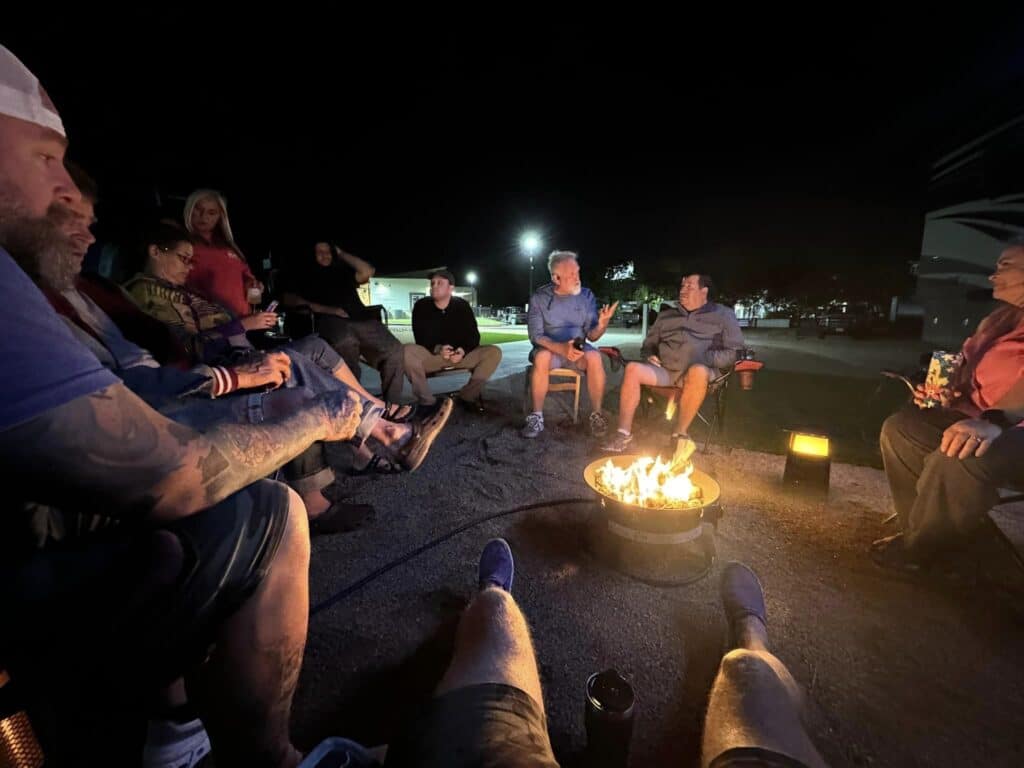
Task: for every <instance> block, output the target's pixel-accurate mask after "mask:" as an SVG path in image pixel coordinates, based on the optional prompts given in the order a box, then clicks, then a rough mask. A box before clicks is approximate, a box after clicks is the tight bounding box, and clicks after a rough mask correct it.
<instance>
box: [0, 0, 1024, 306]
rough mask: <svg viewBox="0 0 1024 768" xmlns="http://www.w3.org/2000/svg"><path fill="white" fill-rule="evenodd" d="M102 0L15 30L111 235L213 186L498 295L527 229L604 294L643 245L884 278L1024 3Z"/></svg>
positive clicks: (255, 206)
mask: <svg viewBox="0 0 1024 768" xmlns="http://www.w3.org/2000/svg"><path fill="white" fill-rule="evenodd" d="M55 13H56V11H55ZM107 13H108V12H107V11H100V10H99V9H97V10H95V11H94V12H92V13H91V14H90V15H89V17H87V18H88V21H87V22H86V21H83V22H81V23H79V22H78V21H77V20H72V19H64V20H63V23H61V24H59V25H54V24H53V23H48V24H43V25H38V24H37V25H28V24H26V25H24V26H21V25H17V24H15V25H10V26H9V28H5V37H6V39H5V40H4V43H5V44H6V45H8V46H9V47H10V48H11V49H12V50H13V51H14V52H15V53H16V54H17V55H19V56H20V57H21V58H22V59H23V60H24V61H25V62H26V63H27V64H28V65H29V66H30V67H31V68H32V69H33V70H34V71H35V72H36V73H37V74H38V75H39V76H40V78H41V80H42V81H43V83H44V85H45V86H46V88H47V89H48V91H49V92H50V94H51V96H52V97H53V99H54V101H55V102H56V103H57V105H58V107H59V108H60V110H61V112H62V114H63V117H64V121H65V125H66V127H67V129H68V133H69V136H70V139H71V151H70V154H71V156H72V157H73V158H75V159H77V160H78V161H79V162H80V163H81V164H82V165H83V166H84V167H85V168H86V169H87V170H88V171H89V172H90V173H92V174H93V175H94V176H95V177H96V178H97V180H98V181H99V183H100V187H101V198H102V204H101V207H100V209H99V216H100V225H99V227H98V229H97V234H98V235H99V237H100V239H101V240H103V241H112V242H116V243H119V244H120V245H122V246H123V248H122V253H123V254H124V255H129V254H131V253H132V249H133V243H134V240H135V238H136V236H137V232H138V230H139V229H140V227H142V226H144V225H145V223H147V222H148V221H150V220H152V219H153V218H154V217H155V216H157V215H159V214H161V213H162V214H165V215H174V216H178V215H180V206H181V203H182V200H183V198H184V197H185V196H186V195H187V194H188V193H189V192H190V191H191V190H192V189H193V188H195V187H198V186H212V187H216V188H219V189H222V190H224V191H225V192H226V194H227V195H228V198H229V204H230V214H231V220H232V224H233V227H234V230H235V234H236V236H237V238H238V241H239V243H240V245H241V247H242V249H243V250H244V251H245V252H246V255H247V256H248V258H249V260H250V261H251V262H253V263H254V264H255V265H257V266H258V265H259V264H260V262H261V261H262V260H263V258H265V256H266V254H267V252H268V251H270V252H272V254H273V259H274V264H275V266H282V265H286V264H287V261H288V260H289V259H292V258H294V257H296V256H297V255H299V256H302V255H305V254H308V253H309V252H310V250H311V243H312V242H314V241H315V240H317V239H322V238H325V237H330V238H332V239H334V240H335V241H336V242H338V243H339V244H341V245H342V246H343V247H345V248H346V249H348V250H351V251H353V252H355V253H357V254H359V255H361V256H363V257H365V258H367V259H368V260H370V261H371V262H373V263H374V264H375V265H376V266H377V268H378V272H379V273H381V274H387V273H390V272H399V271H406V270H413V269H424V268H427V267H432V266H437V265H441V264H446V265H448V266H449V267H451V268H452V269H453V270H454V271H455V272H456V275H457V277H458V279H459V281H460V282H464V275H465V272H466V271H467V270H469V269H473V270H475V271H476V272H477V273H478V275H479V276H480V283H479V286H478V287H479V293H480V301H481V303H484V304H493V305H504V304H511V303H519V304H522V303H523V302H525V300H526V293H527V288H526V285H527V275H528V270H527V267H526V264H527V262H526V259H525V258H524V257H523V256H522V255H521V254H520V253H519V251H518V248H517V239H518V236H519V234H520V233H521V232H522V231H523V230H524V229H525V228H528V227H529V228H535V229H537V230H538V231H540V232H541V233H542V234H543V236H544V240H545V251H547V250H550V249H551V248H555V247H558V248H569V249H574V250H578V251H579V252H580V254H581V263H582V265H583V270H584V278H585V280H587V281H589V282H591V283H593V284H594V285H595V286H596V287H598V288H599V292H600V291H605V293H607V292H608V291H609V290H610V288H609V287H608V286H607V285H605V284H602V282H601V280H600V278H601V276H602V274H603V272H604V268H605V267H606V266H607V265H610V264H614V263H618V262H622V261H625V260H629V259H632V260H634V261H635V262H636V265H637V271H638V277H640V278H641V280H642V281H643V282H645V283H646V284H648V285H651V286H655V285H663V284H665V283H672V282H674V281H675V280H676V279H677V276H678V274H680V273H681V272H682V271H683V270H684V268H687V269H689V268H692V267H690V266H685V267H684V265H695V266H703V267H705V268H707V269H708V270H709V271H710V272H711V273H712V274H713V275H714V276H715V277H716V278H717V279H718V282H719V283H720V284H721V285H722V288H723V289H724V292H725V293H726V295H727V296H732V297H733V298H735V297H739V296H743V295H748V294H750V293H752V292H755V291H758V290H760V289H765V290H768V291H769V293H770V295H771V296H772V297H783V298H784V297H792V296H794V295H796V294H800V293H801V292H807V290H810V288H813V290H810V293H814V291H818V293H820V292H821V289H822V286H823V285H825V286H827V285H828V281H831V282H832V284H833V285H841V286H843V288H842V291H840V292H841V293H843V294H844V295H847V296H849V297H851V298H858V297H863V298H874V297H877V298H879V299H884V298H885V296H887V295H892V293H894V292H899V290H904V289H906V288H907V287H908V280H909V276H908V272H909V270H908V266H907V265H908V261H910V260H913V259H916V258H917V257H918V255H919V249H920V236H921V228H922V216H923V213H924V211H925V210H926V208H927V181H928V175H929V170H928V169H929V165H930V164H931V163H932V162H934V161H935V160H936V159H938V157H939V156H941V155H942V154H944V153H945V152H948V151H949V150H951V149H954V148H956V147H957V146H958V145H959V144H962V143H963V142H965V141H966V140H969V139H971V138H973V137H974V136H975V135H977V134H978V133H980V132H982V131H983V130H986V129H988V128H990V127H993V126H994V125H996V124H998V123H999V122H1000V121H1001V120H1004V119H1006V118H1007V117H1008V116H1012V115H1014V114H1018V113H1019V112H1020V111H1021V104H1022V103H1024V102H1022V100H1021V98H1020V97H1021V94H1022V93H1024V89H1022V88H1021V82H1022V78H1024V46H1022V44H1021V42H1020V41H1021V40H1022V39H1024V35H1022V34H1021V33H1022V31H1024V26H1022V24H1021V23H1020V18H1019V16H1018V15H1007V14H1006V13H1004V14H1002V15H998V16H997V15H995V14H991V15H986V13H985V12H984V11H983V9H980V8H979V9H977V12H974V9H972V8H961V9H959V10H958V11H956V12H954V11H949V12H939V11H938V10H936V9H932V12H930V14H929V15H928V16H927V17H921V18H905V19H904V18H897V17H896V16H894V15H893V12H892V11H891V10H881V9H872V8H869V7H867V6H858V7H857V11H856V12H850V13H845V14H844V13H837V12H835V11H834V10H829V11H827V12H826V11H817V12H806V11H805V12H801V13H799V14H794V15H792V16H790V17H786V16H783V15H780V14H777V13H773V12H772V13H765V12H759V13H756V14H752V13H751V12H749V11H747V10H743V9H741V8H739V7H736V8H727V9H724V10H723V11H722V12H721V13H720V14H707V15H705V16H698V15H697V14H695V13H693V12H690V11H687V12H686V13H685V14H683V15H681V16H679V15H673V16H667V15H666V16H664V17H654V16H650V17H646V18H638V19H635V20H627V19H621V18H615V19H605V20H602V19H593V18H587V19H579V18H577V19H568V20H564V19H558V20H556V19H551V18H546V17H541V16H531V15H530V14H529V12H528V11H526V10H524V9H520V10H518V11H517V14H518V16H517V17H516V18H510V17H508V14H510V13H511V11H510V9H508V8H505V9H503V10H501V9H499V10H497V11H495V13H497V14H498V15H496V16H495V17H494V18H492V19H490V20H486V19H485V18H484V17H483V16H477V17H472V16H458V15H454V14H453V15H452V16H451V17H448V18H442V17H441V16H430V17H427V18H413V17H410V16H406V15H405V14H404V13H398V12H396V13H395V14H394V15H393V16H392V17H391V18H388V19H374V20H368V19H356V18H351V17H335V16H332V15H330V14H328V13H327V12H325V11H316V12H312V11H307V10H304V9H302V8H299V7H296V8H295V9H294V10H291V11H290V9H288V8H285V7H279V8H278V9H277V11H276V15H275V16H273V17H271V16H263V15H259V14H255V13H250V14H249V15H247V16H245V17H242V16H239V15H236V16H233V17H230V18H225V19H214V18H212V17H211V15H210V13H209V12H208V11H206V10H204V9H188V10H187V15H184V14H172V13H170V12H161V11H156V12H147V13H146V14H142V13H127V12H114V11H110V12H109V14H110V16H109V18H107V17H106V14H107ZM502 14H505V16H504V17H503V16H502ZM398 22H401V25H399V24H398ZM5 26H8V25H5ZM55 26H56V27H57V29H56V31H55ZM537 277H538V282H544V281H545V280H544V278H545V277H546V275H545V273H544V271H543V269H540V270H539V271H538V273H537ZM809 287H810V288H809ZM805 289H806V290H805ZM826 290H827V288H826Z"/></svg>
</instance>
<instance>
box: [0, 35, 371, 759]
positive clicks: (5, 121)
mask: <svg viewBox="0 0 1024 768" xmlns="http://www.w3.org/2000/svg"><path fill="white" fill-rule="evenodd" d="M66 146H67V140H66V138H65V132H64V126H63V124H62V122H61V118H60V116H59V115H58V113H57V110H56V109H55V107H54V105H53V103H52V102H51V100H50V99H49V97H48V96H47V94H46V92H45V91H44V90H43V89H42V87H41V86H40V85H39V82H38V80H37V79H36V78H35V76H34V75H33V74H32V73H31V72H30V71H29V70H28V69H27V68H26V67H25V66H24V65H23V64H22V63H21V62H20V61H19V60H18V59H17V58H16V57H15V56H14V55H13V54H12V53H11V52H10V51H8V50H7V49H6V48H3V47H0V325H2V327H3V328H5V329H6V331H7V332H6V333H5V334H4V336H3V340H2V341H0V350H2V357H3V360H4V365H3V367H2V368H0V466H2V470H0V474H2V476H3V482H4V490H5V493H4V500H3V502H2V504H3V505H4V507H5V508H4V509H3V510H0V604H2V605H3V606H4V613H5V616H4V621H5V626H7V627H10V628H13V627H17V628H18V631H17V632H12V631H5V632H3V633H0V665H2V666H3V667H5V668H6V669H8V670H9V671H10V673H11V676H12V678H13V679H14V680H15V681H22V686H21V687H22V689H23V690H27V691H30V692H31V693H32V694H33V698H34V699H35V700H37V701H44V702H45V703H46V707H45V708H44V709H45V711H44V712H43V713H42V714H40V715H39V717H38V719H36V714H37V713H36V712H35V711H33V718H34V719H35V720H36V725H37V730H38V731H39V733H40V736H41V738H42V741H43V742H44V747H46V749H47V764H53V765H65V764H66V765H92V764H107V765H114V764H121V763H122V762H125V761H136V760H138V757H139V754H138V752H137V751H136V752H135V753H134V754H130V753H129V754H127V755H126V754H124V753H120V754H119V753H118V752H117V750H118V749H119V748H124V747H125V745H127V746H128V747H133V746H134V747H135V748H136V749H137V750H138V749H141V738H140V739H138V740H137V741H135V740H133V739H132V734H126V733H124V732H119V731H117V730H116V728H115V727H114V726H112V725H110V724H109V723H116V722H117V718H113V717H110V715H111V714H112V713H113V714H122V715H123V714H125V713H136V712H138V711H141V708H142V706H143V702H144V700H145V699H146V698H148V697H149V696H150V695H151V694H152V693H153V691H155V690H156V689H157V688H159V687H160V686H164V685H166V684H168V683H170V682H171V681H173V680H175V679H177V678H178V677H180V676H181V675H185V676H186V679H187V681H188V688H189V695H190V698H191V699H193V700H194V703H195V706H196V708H197V710H198V712H199V715H200V716H201V717H202V720H203V722H204V723H205V725H206V728H207V729H208V730H209V733H210V739H211V741H212V743H213V748H214V751H215V752H217V755H218V757H217V762H218V763H221V764H224V765H236V764H237V765H248V766H294V765H297V764H298V762H299V760H300V757H301V756H300V754H299V752H298V751H297V750H296V749H295V748H294V747H293V746H292V744H291V741H290V737H289V733H288V720H289V713H290V707H291V700H292V695H293V693H294V689H295V684H296V682H297V679H298V673H299V668H300V666H301V662H302V653H303V648H304V645H305V638H306V623H307V615H308V604H309V598H308V564H309V531H308V527H307V522H306V513H305V510H304V508H303V505H302V502H301V500H300V498H299V497H298V496H297V495H296V494H295V492H294V491H291V490H289V489H288V488H287V487H286V486H284V485H281V484H279V483H275V482H271V481H268V480H263V479H261V478H264V477H266V476H267V475H268V474H270V473H271V472H273V471H274V470H275V469H276V468H277V467H278V466H280V465H281V464H282V463H284V462H286V461H288V460H290V459H292V458H294V457H295V456H297V455H298V454H299V453H300V452H301V451H303V450H304V449H305V448H306V447H308V446H309V445H310V444H311V443H312V442H313V441H314V440H339V439H348V438H350V437H351V436H352V434H353V433H354V430H355V426H356V423H357V422H358V419H359V412H360V406H359V404H358V403H357V402H356V401H355V400H353V399H350V398H347V397H344V396H337V395H335V394H331V395H324V396H322V397H321V398H319V399H318V400H317V401H316V402H315V404H314V405H313V406H312V407H309V408H307V409H304V410H302V411H301V412H298V413H296V414H295V415H293V416H290V417H287V418H285V419H282V420H280V421H278V422H276V423H268V424H262V425H237V424H224V425H220V426H217V427H214V428H213V429H211V430H210V431H208V432H206V433H205V434H202V435H200V434H198V433H196V432H194V431H192V430H191V429H189V428H187V427H184V426H181V425H178V424H175V423H173V422H170V421H168V420H167V419H165V418H164V417H162V416H160V415H159V414H158V413H156V412H155V411H153V410H152V409H150V408H149V407H148V406H146V405H145V403H143V402H142V401H141V400H140V399H139V398H138V397H136V396H135V395H134V394H132V393H131V392H130V391H129V390H128V389H127V388H126V387H125V386H124V385H123V384H122V383H121V382H120V380H119V379H117V378H116V377H115V376H114V375H113V374H112V373H110V372H109V371H106V370H104V368H103V367H102V366H101V365H100V363H99V361H98V360H97V359H96V357H95V355H93V354H92V353H91V352H89V351H88V350H87V349H86V348H85V347H84V346H82V345H81V344H79V343H78V342H77V341H76V340H75V339H74V337H73V336H72V335H71V332H70V331H69V330H68V328H67V327H66V326H65V325H64V323H63V322H62V321H61V319H60V318H59V317H58V316H57V315H56V313H55V312H54V311H53V310H52V308H51V307H50V305H49V304H48V303H47V302H46V300H45V298H44V297H43V295H42V293H41V292H40V291H39V290H38V289H37V288H36V286H35V285H34V284H33V283H32V281H31V280H30V279H29V277H28V275H27V274H26V273H25V270H26V269H27V270H28V271H33V270H35V271H37V272H38V271H44V270H47V269H60V268H61V267H60V264H61V258H60V256H61V254H63V253H64V252H66V249H67V248H68V243H67V241H66V240H65V238H64V237H63V236H62V235H61V233H60V231H59V229H58V227H57V226H56V224H55V218H54V216H53V215H52V214H53V213H54V212H56V213H60V211H61V207H62V206H64V205H67V204H68V202H69V201H70V200H72V199H73V198H74V196H75V195H76V194H77V190H75V188H74V185H73V184H72V182H71V179H70V178H69V177H68V174H67V172H66V171H65V169H64V163H63V160H64V151H65V148H66ZM48 212H49V214H50V215H48ZM12 257H13V258H12ZM19 265H20V266H19ZM58 282H59V276H58ZM30 502H31V503H36V504H46V505H54V506H58V507H61V508H63V509H67V510H80V511H86V512H101V513H103V514H104V515H108V516H111V517H113V518H116V519H118V520H119V521H120V525H117V526H115V527H113V528H111V529H108V530H104V531H99V532H88V533H86V534H84V535H82V536H79V537H77V538H73V539H72V540H70V541H67V542H63V543H61V544H58V545H57V546H56V548H50V547H48V548H46V549H38V548H35V547H34V546H32V543H31V542H27V541H26V536H25V531H26V530H27V526H26V525H25V513H24V510H25V508H26V504H27V503H30ZM69 650H70V652H68V651H69ZM44 715H45V716H44ZM195 757H196V755H192V756H191V757H190V758H189V760H188V764H191V763H192V762H193V758H195Z"/></svg>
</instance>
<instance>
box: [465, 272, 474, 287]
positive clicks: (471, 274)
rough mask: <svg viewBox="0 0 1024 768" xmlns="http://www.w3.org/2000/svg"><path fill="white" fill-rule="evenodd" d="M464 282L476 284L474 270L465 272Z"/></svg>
mask: <svg viewBox="0 0 1024 768" xmlns="http://www.w3.org/2000/svg"><path fill="white" fill-rule="evenodd" d="M466 282H467V283H469V284H470V285H476V272H467V273H466Z"/></svg>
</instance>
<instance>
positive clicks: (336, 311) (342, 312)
mask: <svg viewBox="0 0 1024 768" xmlns="http://www.w3.org/2000/svg"><path fill="white" fill-rule="evenodd" d="M331 314H332V315H334V316H335V317H348V312H346V311H345V310H344V309H342V308H341V307H334V308H332V309H331Z"/></svg>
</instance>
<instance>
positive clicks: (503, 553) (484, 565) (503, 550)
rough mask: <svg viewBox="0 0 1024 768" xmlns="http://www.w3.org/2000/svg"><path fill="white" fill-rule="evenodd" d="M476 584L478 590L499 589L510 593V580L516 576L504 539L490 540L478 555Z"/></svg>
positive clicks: (509, 551)
mask: <svg viewBox="0 0 1024 768" xmlns="http://www.w3.org/2000/svg"><path fill="white" fill-rule="evenodd" d="M478 574H479V578H478V580H477V584H478V585H479V586H480V589H486V588H487V587H492V586H493V587H499V588H501V589H503V590H505V591H506V592H511V591H512V578H513V577H514V576H515V574H516V566H515V562H514V561H513V560H512V550H511V549H510V548H509V546H508V542H507V541H505V540H504V539H491V540H490V541H488V542H487V544H486V545H485V546H484V549H483V552H481V553H480V569H479V571H478Z"/></svg>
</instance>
